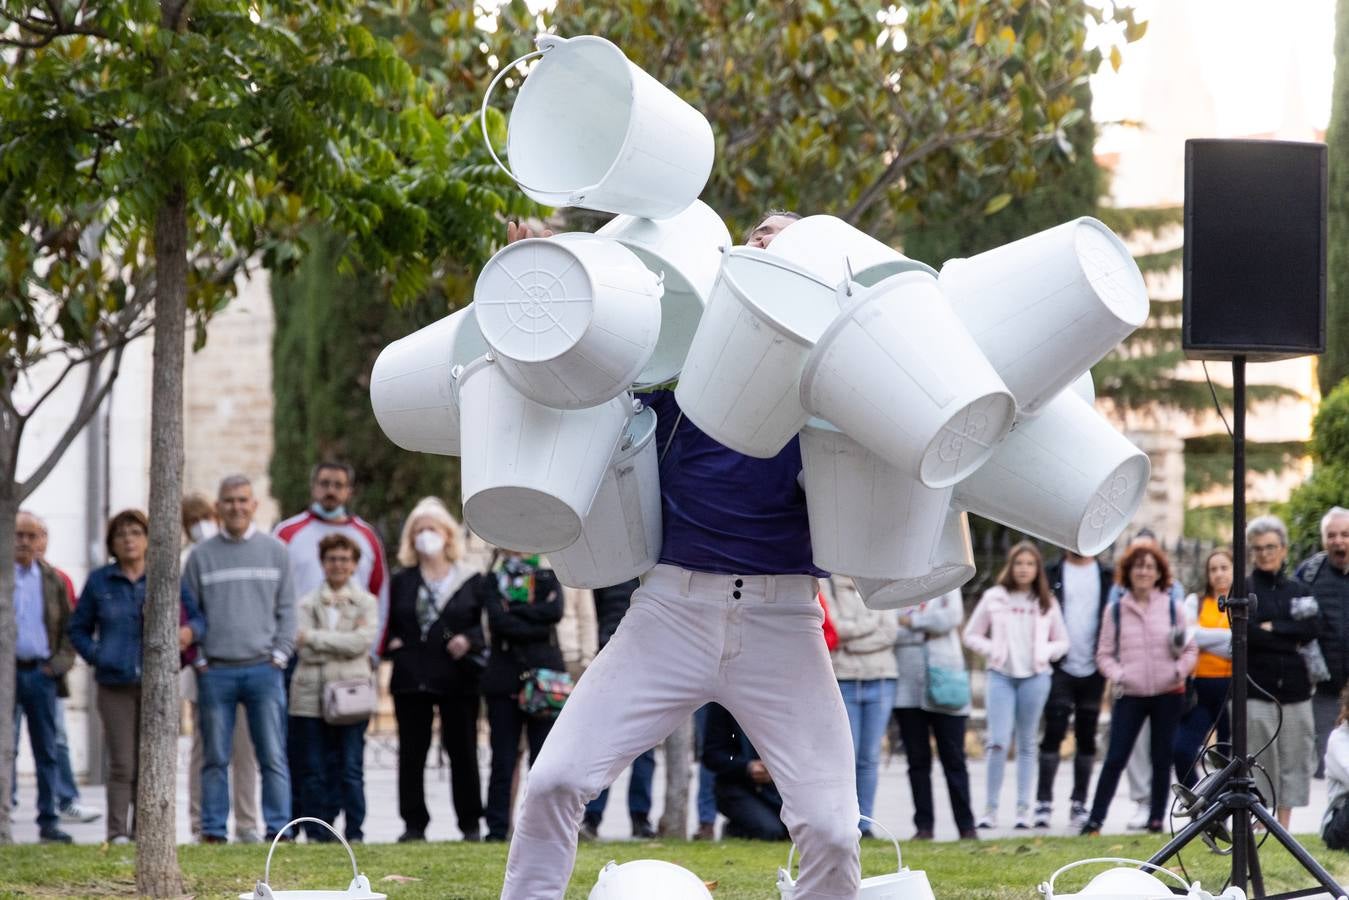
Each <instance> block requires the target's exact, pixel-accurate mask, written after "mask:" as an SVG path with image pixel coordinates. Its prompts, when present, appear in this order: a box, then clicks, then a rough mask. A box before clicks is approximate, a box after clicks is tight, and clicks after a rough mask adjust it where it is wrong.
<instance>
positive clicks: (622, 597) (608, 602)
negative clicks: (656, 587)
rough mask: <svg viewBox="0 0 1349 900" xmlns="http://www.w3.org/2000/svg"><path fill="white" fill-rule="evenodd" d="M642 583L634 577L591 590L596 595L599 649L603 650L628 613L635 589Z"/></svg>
mask: <svg viewBox="0 0 1349 900" xmlns="http://www.w3.org/2000/svg"><path fill="white" fill-rule="evenodd" d="M640 585H641V582H640V581H638V580H637V579H636V578H634V579H632V580H631V581H625V582H623V583H622V584H616V585H614V586H613V587H604V588H595V589H594V590H593V591H591V593H592V594H593V595H594V596H595V619H596V620H597V624H598V630H599V649H601V650H603V649H604V645H605V644H607V643H609V638H611V637H613V636H614V632H615V631H617V630H618V623H619V622H622V621H623V616H624V615H626V614H627V611H628V606H629V605H630V604H631V603H632V594H633V591H635V590H637V588H638V586H640Z"/></svg>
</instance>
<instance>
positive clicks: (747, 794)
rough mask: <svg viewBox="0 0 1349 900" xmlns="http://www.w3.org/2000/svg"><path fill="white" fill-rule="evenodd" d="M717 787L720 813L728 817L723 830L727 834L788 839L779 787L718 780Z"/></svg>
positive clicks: (751, 838)
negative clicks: (753, 785)
mask: <svg viewBox="0 0 1349 900" xmlns="http://www.w3.org/2000/svg"><path fill="white" fill-rule="evenodd" d="M715 790H716V796H717V812H719V813H721V814H722V815H723V816H725V817H726V827H725V829H724V830H723V832H722V833H723V835H724V836H725V837H735V838H748V839H749V840H752V841H785V840H787V826H786V825H783V824H782V796H781V795H780V794H779V793H778V792H777V790H776V789H774V788H771V787H767V786H759V787H750V786H749V785H746V784H741V783H740V782H735V781H728V780H726V779H719V780H718V781H717V786H716V789H715Z"/></svg>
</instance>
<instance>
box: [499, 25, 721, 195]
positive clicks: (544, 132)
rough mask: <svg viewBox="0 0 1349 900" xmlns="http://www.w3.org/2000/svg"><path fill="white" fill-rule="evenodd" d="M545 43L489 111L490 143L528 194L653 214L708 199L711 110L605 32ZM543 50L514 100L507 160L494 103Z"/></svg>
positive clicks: (543, 39)
mask: <svg viewBox="0 0 1349 900" xmlns="http://www.w3.org/2000/svg"><path fill="white" fill-rule="evenodd" d="M535 43H536V45H537V46H538V48H539V49H538V50H536V51H534V52H533V53H529V54H526V55H525V56H522V57H520V58H519V59H517V60H515V61H514V62H511V63H508V64H507V65H506V67H505V68H503V69H502V70H501V71H500V72H498V73H497V76H496V77H495V78H494V79H492V83H491V84H490V85H489V86H488V88H487V93H486V95H485V96H484V97H483V101H482V114H481V120H482V131H483V138H484V139H485V140H486V141H487V149H488V151H489V152H490V153H491V154H492V158H493V159H494V160H496V163H497V165H498V166H500V167H501V168H502V170H503V171H505V172H506V174H507V175H509V176H510V177H511V178H512V179H514V180H515V182H516V184H518V185H520V188H521V189H522V190H523V191H524V192H525V193H526V194H528V195H529V196H530V197H531V198H533V199H534V200H537V201H538V202H540V203H543V204H545V205H547V206H581V207H584V208H586V209H596V210H600V211H602V212H612V213H627V214H629V215H634V216H642V217H644V218H647V219H667V218H669V217H670V216H673V215H677V214H678V213H679V212H681V211H682V210H683V209H684V208H685V207H687V206H688V205H689V204H690V203H692V202H693V201H694V200H696V199H697V198H698V195H699V194H701V193H702V191H703V186H704V185H705V184H707V177H708V175H709V174H711V172H712V158H713V154H714V145H713V140H712V127H711V126H710V125H708V124H707V119H705V118H703V114H702V113H700V112H698V110H696V109H694V108H693V107H692V106H689V105H688V104H687V103H685V102H684V101H683V100H681V99H680V98H679V97H678V96H677V95H676V94H675V93H674V92H672V91H671V90H670V89H669V88H667V87H666V86H665V85H663V84H661V83H660V82H659V81H657V80H656V79H654V78H652V77H651V76H650V75H648V74H647V73H646V72H644V71H643V70H642V69H640V68H639V67H637V66H636V65H634V64H633V63H632V62H630V61H629V60H628V58H627V57H626V56H624V55H623V51H622V50H620V49H618V47H616V46H614V45H613V44H612V43H610V42H609V41H607V40H605V39H604V38H602V37H596V36H594V35H588V34H587V35H580V36H578V37H573V38H562V37H558V36H557V35H552V34H544V35H540V36H539V37H538V39H537V40H536V41H535ZM539 56H541V57H542V59H540V60H539V62H538V63H537V64H535V66H534V67H533V69H532V70H531V71H530V73H529V75H528V76H527V77H525V79H524V84H523V85H522V86H521V87H520V93H519V96H518V97H517V98H516V100H515V104H514V106H512V107H511V112H510V119H509V126H508V132H507V138H506V149H507V152H508V155H509V157H510V161H511V168H507V167H506V165H505V163H503V162H502V161H501V160H500V159H498V158H497V155H496V151H495V150H494V149H493V148H492V141H491V138H490V137H489V136H488V130H487V106H488V103H489V102H490V100H491V97H492V92H493V90H495V89H496V86H497V84H498V83H499V82H500V81H501V80H502V79H503V78H504V77H506V75H508V74H509V73H511V72H513V71H515V68H516V66H518V65H519V64H520V63H522V62H524V61H526V60H528V59H532V58H534V57H539Z"/></svg>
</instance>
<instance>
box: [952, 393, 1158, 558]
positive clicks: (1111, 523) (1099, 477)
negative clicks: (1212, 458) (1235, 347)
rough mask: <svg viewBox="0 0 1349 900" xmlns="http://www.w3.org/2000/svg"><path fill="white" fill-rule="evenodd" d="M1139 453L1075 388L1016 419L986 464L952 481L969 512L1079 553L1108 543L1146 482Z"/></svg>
mask: <svg viewBox="0 0 1349 900" xmlns="http://www.w3.org/2000/svg"><path fill="white" fill-rule="evenodd" d="M1150 471H1151V466H1150V464H1149V462H1148V457H1147V454H1145V453H1143V452H1142V451H1141V450H1139V449H1138V448H1137V447H1135V446H1134V445H1133V444H1131V443H1129V441H1128V440H1126V439H1125V438H1124V436H1123V435H1122V434H1120V433H1119V432H1118V431H1116V430H1115V429H1114V428H1113V427H1111V425H1110V423H1109V422H1107V421H1106V420H1105V419H1104V418H1103V417H1102V416H1101V415H1100V413H1098V412H1096V410H1095V409H1093V408H1092V407H1091V405H1090V404H1089V403H1087V402H1086V401H1085V400H1083V399H1082V398H1081V397H1080V396H1078V394H1077V393H1076V392H1075V391H1072V390H1065V391H1063V392H1061V393H1060V394H1059V395H1058V396H1057V397H1055V398H1054V400H1053V402H1051V403H1049V404H1048V405H1047V406H1045V407H1044V409H1043V411H1042V412H1041V413H1040V415H1038V416H1036V417H1035V418H1033V419H1025V420H1023V421H1021V422H1018V423H1017V426H1016V428H1014V429H1013V430H1012V433H1011V434H1010V435H1008V437H1007V440H1006V441H1004V442H1003V444H1002V446H1000V447H999V448H998V450H997V452H996V453H994V454H993V458H992V459H990V460H989V461H988V464H987V465H985V466H984V467H983V468H981V469H980V470H979V471H978V472H975V473H974V474H973V475H971V476H970V477H969V478H968V479H967V480H965V481H963V482H961V483H960V484H958V485H957V486H956V492H955V503H956V505H957V506H960V507H962V508H964V509H968V510H969V511H970V512H973V513H977V514H979V515H981V516H984V517H985V518H988V519H992V520H993V521H995V522H1001V523H1002V524H1004V525H1007V526H1009V527H1011V528H1015V529H1017V530H1018V531H1024V532H1025V533H1026V534H1029V535H1033V536H1035V537H1038V538H1041V539H1043V540H1046V541H1049V542H1050V543H1052V544H1057V545H1058V546H1060V547H1066V548H1068V549H1069V550H1073V551H1074V552H1077V553H1081V554H1082V555H1084V556H1095V555H1096V554H1097V553H1099V552H1101V551H1102V550H1104V549H1105V548H1106V547H1109V546H1110V545H1111V544H1113V543H1114V542H1115V538H1117V537H1119V534H1120V532H1121V531H1123V530H1124V527H1125V526H1126V525H1127V524H1128V523H1129V520H1130V519H1131V518H1132V517H1133V514H1134V513H1135V512H1136V511H1137V509H1138V506H1139V504H1141V503H1142V502H1143V494H1144V492H1145V491H1146V489H1147V485H1148V474H1149V472H1150Z"/></svg>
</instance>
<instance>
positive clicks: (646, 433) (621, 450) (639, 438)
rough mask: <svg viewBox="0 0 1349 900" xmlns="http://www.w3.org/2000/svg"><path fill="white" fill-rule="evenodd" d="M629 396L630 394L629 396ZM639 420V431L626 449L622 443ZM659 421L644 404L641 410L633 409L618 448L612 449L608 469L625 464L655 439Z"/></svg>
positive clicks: (655, 414)
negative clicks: (612, 452)
mask: <svg viewBox="0 0 1349 900" xmlns="http://www.w3.org/2000/svg"><path fill="white" fill-rule="evenodd" d="M629 396H631V394H629ZM639 419H641V420H642V421H641V424H640V426H639V427H640V429H641V430H640V431H639V432H638V433H637V434H636V435H635V436H634V437H633V439H632V443H631V444H629V445H628V446H627V447H624V446H623V441H624V440H625V439H626V438H627V436H628V431H629V429H631V428H633V427H634V425H637V424H638V420H639ZM659 421H660V416H659V415H657V413H656V411H655V410H654V409H652V408H651V407H649V406H647V405H646V404H642V408H641V409H634V410H633V411H632V415H630V416H629V417H628V422H627V424H626V425H624V426H623V435H622V437H620V438H619V439H618V440H619V443H618V447H616V448H615V449H614V455H613V458H612V459H611V460H610V462H609V467H610V468H613V467H614V466H616V465H618V464H619V463H624V462H627V461H628V460H630V459H632V458H633V457H634V456H637V455H638V454H639V453H641V452H642V451H643V450H645V449H646V448H647V447H648V446H650V444H651V442H652V441H654V440H655V439H656V427H657V424H658V423H659ZM648 422H649V424H648Z"/></svg>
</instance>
